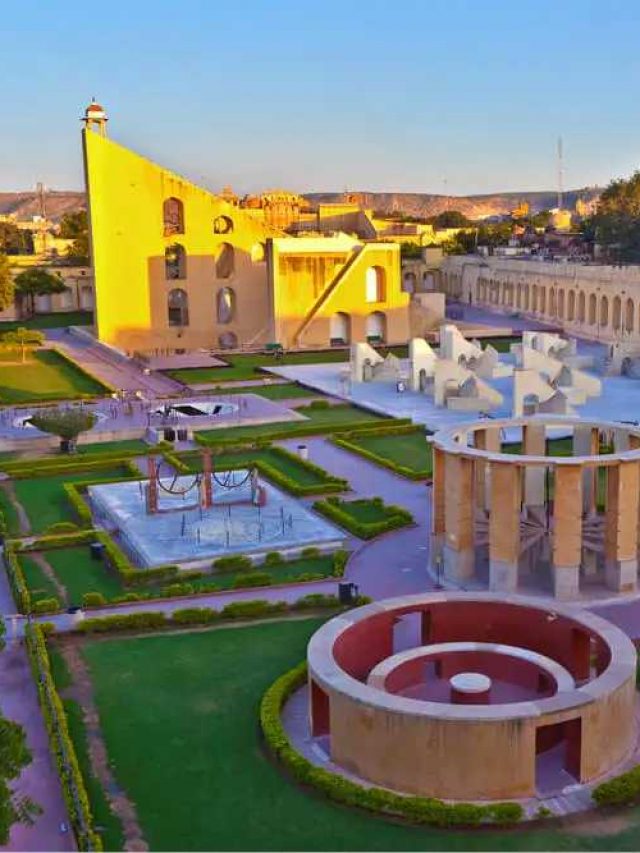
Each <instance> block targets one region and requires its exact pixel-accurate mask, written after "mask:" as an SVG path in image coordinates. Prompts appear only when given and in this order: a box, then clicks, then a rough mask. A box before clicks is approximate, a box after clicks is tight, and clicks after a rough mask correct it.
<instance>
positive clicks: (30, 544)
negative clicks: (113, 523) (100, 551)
mask: <svg viewBox="0 0 640 853" xmlns="http://www.w3.org/2000/svg"><path fill="white" fill-rule="evenodd" d="M95 538H96V536H95V531H93V530H76V531H74V532H69V533H56V534H49V533H46V534H45V535H44V536H38V538H37V539H33V540H31V541H24V540H21V541H18V540H12V543H11V544H12V546H13V547H14V549H15V550H16V551H20V553H24V552H27V551H44V550H47V551H50V550H51V549H53V548H68V547H69V546H70V545H84V544H85V543H87V542H93V541H94V540H95Z"/></svg>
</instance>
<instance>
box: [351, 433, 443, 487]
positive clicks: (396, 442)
mask: <svg viewBox="0 0 640 853" xmlns="http://www.w3.org/2000/svg"><path fill="white" fill-rule="evenodd" d="M348 440H349V442H350V443H351V444H355V445H357V446H358V447H361V448H362V449H363V450H366V451H368V452H369V453H374V454H375V455H376V456H379V457H381V458H382V459H387V460H389V461H390V462H393V463H395V464H396V465H401V466H402V467H404V468H409V469H410V470H411V471H415V472H416V473H418V472H419V473H423V472H426V475H425V476H429V475H430V474H431V445H430V444H429V442H428V441H427V437H426V435H425V432H424V430H422V429H417V430H415V432H409V433H400V434H398V435H393V434H391V435H366V433H362V434H359V435H357V436H350V437H349V439H348Z"/></svg>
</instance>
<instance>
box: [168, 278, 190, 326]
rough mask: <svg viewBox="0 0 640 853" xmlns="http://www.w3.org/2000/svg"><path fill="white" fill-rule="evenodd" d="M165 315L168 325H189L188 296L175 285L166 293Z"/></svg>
mask: <svg viewBox="0 0 640 853" xmlns="http://www.w3.org/2000/svg"><path fill="white" fill-rule="evenodd" d="M167 315H168V320H169V325H170V326H188V325H189V297H188V296H187V292H186V290H182V288H180V287H175V288H174V289H173V290H170V291H169V293H168V295H167Z"/></svg>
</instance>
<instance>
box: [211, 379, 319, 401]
mask: <svg viewBox="0 0 640 853" xmlns="http://www.w3.org/2000/svg"><path fill="white" fill-rule="evenodd" d="M216 391H219V392H220V393H222V394H225V395H226V394H258V396H260V397H266V398H267V400H295V399H297V398H298V397H306V398H310V397H322V396H323V395H322V394H319V393H318V392H317V391H312V390H311V388H305V387H304V386H303V385H298V384H297V383H296V382H286V383H282V384H279V385H247V386H245V387H243V386H232V387H231V388H225V387H224V386H220V387H216V388H214V389H213V391H212V393H213V394H215V392H216Z"/></svg>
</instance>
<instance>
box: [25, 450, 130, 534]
mask: <svg viewBox="0 0 640 853" xmlns="http://www.w3.org/2000/svg"><path fill="white" fill-rule="evenodd" d="M130 476H131V475H130V474H129V472H128V470H127V468H125V467H124V466H122V465H114V466H112V467H111V466H109V467H106V468H101V469H99V470H95V471H85V472H78V473H75V474H69V473H66V474H58V475H56V476H51V477H33V478H29V479H24V480H14V483H13V484H14V489H15V492H16V497H17V498H18V500H19V501H20V503H21V504H22V506H23V507H24V508H25V511H26V513H27V515H28V516H29V520H30V521H31V527H32V532H33V533H43V532H44V531H45V530H46V528H47V527H49V526H50V525H51V524H55V523H56V522H58V521H76V518H75V515H74V513H73V510H72V508H71V504H70V503H69V501H68V500H67V497H66V495H65V492H64V489H63V485H64V483H86V482H87V481H93V480H102V479H105V480H107V479H110V478H111V477H114V478H115V477H120V478H122V479H123V480H124V479H128V478H130Z"/></svg>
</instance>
